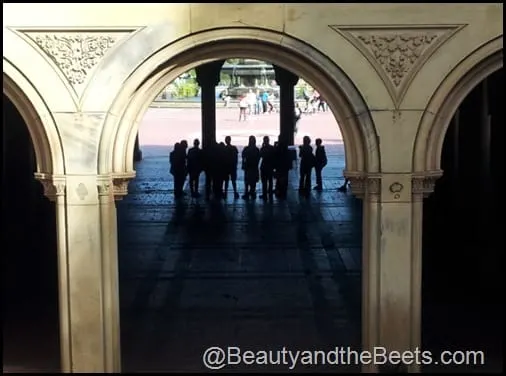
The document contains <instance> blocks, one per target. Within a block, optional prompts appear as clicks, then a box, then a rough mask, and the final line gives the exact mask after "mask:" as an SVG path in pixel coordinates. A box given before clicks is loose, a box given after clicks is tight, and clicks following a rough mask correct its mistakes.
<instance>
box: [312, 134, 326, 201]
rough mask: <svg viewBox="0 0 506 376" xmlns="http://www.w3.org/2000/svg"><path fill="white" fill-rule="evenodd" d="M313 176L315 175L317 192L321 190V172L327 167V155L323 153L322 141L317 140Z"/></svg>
mask: <svg viewBox="0 0 506 376" xmlns="http://www.w3.org/2000/svg"><path fill="white" fill-rule="evenodd" d="M315 144H316V150H315V174H316V187H314V189H315V190H317V191H322V190H323V179H322V170H323V168H324V167H325V166H326V165H327V153H326V152H325V146H323V145H322V139H321V138H317V139H316V140H315Z"/></svg>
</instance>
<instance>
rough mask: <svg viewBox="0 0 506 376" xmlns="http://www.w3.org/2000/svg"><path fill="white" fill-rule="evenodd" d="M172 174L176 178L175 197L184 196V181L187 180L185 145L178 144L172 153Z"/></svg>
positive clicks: (170, 158) (170, 159)
mask: <svg viewBox="0 0 506 376" xmlns="http://www.w3.org/2000/svg"><path fill="white" fill-rule="evenodd" d="M169 161H170V173H171V174H172V176H173V177H174V196H175V197H176V198H180V197H182V196H183V187H184V181H185V178H186V149H185V148H184V145H181V143H179V142H176V144H174V150H172V151H171V152H170V155H169Z"/></svg>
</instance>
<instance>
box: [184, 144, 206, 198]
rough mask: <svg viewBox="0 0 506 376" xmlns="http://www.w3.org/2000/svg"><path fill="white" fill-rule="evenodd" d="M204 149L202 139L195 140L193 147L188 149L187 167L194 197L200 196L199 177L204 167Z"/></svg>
mask: <svg viewBox="0 0 506 376" xmlns="http://www.w3.org/2000/svg"><path fill="white" fill-rule="evenodd" d="M203 163H204V161H203V151H202V149H201V148H200V141H199V140H198V139H195V140H193V147H192V148H190V150H188V156H187V167H188V174H189V183H190V192H191V195H192V197H195V198H197V197H200V193H199V179H200V173H201V172H202V170H203V169H204V166H203Z"/></svg>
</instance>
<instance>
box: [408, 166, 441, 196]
mask: <svg viewBox="0 0 506 376" xmlns="http://www.w3.org/2000/svg"><path fill="white" fill-rule="evenodd" d="M441 176H443V171H442V170H436V171H422V172H415V173H413V175H412V176H411V179H412V181H411V193H412V195H413V201H419V200H423V199H424V198H426V197H429V196H430V194H431V193H432V192H434V187H435V185H436V181H437V179H439V178H440V177H441Z"/></svg>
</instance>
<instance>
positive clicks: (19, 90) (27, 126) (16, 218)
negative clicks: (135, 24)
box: [2, 58, 65, 372]
mask: <svg viewBox="0 0 506 376" xmlns="http://www.w3.org/2000/svg"><path fill="white" fill-rule="evenodd" d="M3 93H4V106H5V107H4V125H3V134H4V142H5V144H4V152H3V156H4V160H7V161H8V162H7V163H8V164H7V166H8V167H7V168H5V171H4V174H3V175H4V182H3V187H2V191H3V195H5V199H6V201H7V202H6V204H5V207H3V214H5V216H6V218H8V220H7V222H8V227H6V228H5V230H6V234H7V237H6V244H4V247H3V248H2V250H3V251H4V255H3V258H4V261H5V265H4V266H5V267H6V272H7V273H6V274H7V276H6V278H7V284H8V285H9V286H8V289H9V290H11V291H13V294H14V296H16V298H15V300H14V301H13V302H12V304H10V303H11V301H10V300H9V304H6V305H7V306H8V309H9V310H10V311H11V312H10V316H9V317H10V320H11V321H8V324H7V325H9V328H10V329H11V332H10V336H14V337H9V336H7V335H6V337H7V340H6V343H8V345H6V348H7V347H8V348H9V352H8V355H6V356H8V358H4V361H6V364H5V366H4V367H6V368H4V370H6V371H9V370H10V369H11V368H12V370H18V372H19V370H23V369H24V370H26V371H28V370H29V369H30V368H31V367H34V368H32V370H36V369H38V368H39V367H42V368H44V367H50V370H57V369H58V368H59V366H58V358H57V355H56V352H58V295H59V292H60V291H58V290H59V289H58V284H57V283H58V282H57V280H58V277H61V274H60V276H58V277H57V275H58V269H60V270H61V267H62V263H63V264H64V263H65V260H64V259H60V260H57V259H58V255H57V248H58V245H57V244H58V237H57V229H56V226H57V220H56V218H55V217H56V214H55V209H56V208H55V205H54V204H53V203H52V202H49V201H48V200H47V199H46V198H45V197H44V196H46V197H47V198H49V199H50V200H51V201H54V200H55V199H56V195H57V192H56V187H55V186H54V185H53V184H54V180H53V179H54V177H55V175H63V174H64V164H63V154H62V149H61V144H60V140H59V136H58V132H57V130H56V126H55V124H54V122H53V121H52V117H51V115H50V112H49V110H48V109H47V107H46V105H45V102H44V100H43V99H42V98H41V97H40V95H39V93H38V91H37V89H36V88H35V87H34V86H33V85H32V83H31V82H30V81H28V80H27V79H26V77H25V75H23V74H22V73H20V71H19V70H18V69H17V67H16V66H14V65H13V64H12V63H11V62H10V61H9V60H7V59H5V58H4V59H3ZM36 180H38V181H39V183H41V184H42V186H40V185H39V184H38V183H37V182H36ZM4 209H5V210H4ZM6 226H7V225H6ZM14 247H17V249H16V248H14ZM27 260H29V262H27ZM59 261H60V264H58V262H59ZM11 273H12V274H11ZM9 275H10V276H12V278H11V277H9ZM16 278H19V279H16ZM60 297H61V296H60ZM18 300H19V301H18ZM12 314H15V316H16V318H15V319H13V317H12ZM6 319H7V318H6ZM6 322H7V321H6ZM64 323H65V320H64V319H63V320H62V317H60V328H64V327H63V326H62V324H64ZM30 325H33V328H30ZM32 336H35V337H38V338H46V342H45V344H46V345H44V349H40V348H39V349H38V350H34V349H33V347H34V346H41V344H40V343H37V342H36V338H32ZM13 338H14V339H13ZM34 341H35V342H34ZM19 346H22V348H21V350H20V349H19ZM33 351H35V352H36V353H38V354H41V356H42V357H43V359H42V358H39V357H37V356H33V355H32V354H34V353H33ZM6 354H7V351H6ZM19 367H21V368H19ZM25 367H27V368H25ZM42 368H41V369H42ZM48 370H49V369H48Z"/></svg>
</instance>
